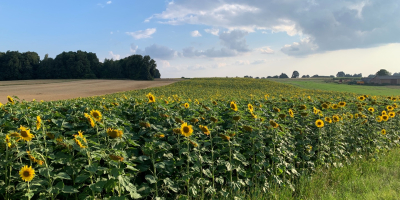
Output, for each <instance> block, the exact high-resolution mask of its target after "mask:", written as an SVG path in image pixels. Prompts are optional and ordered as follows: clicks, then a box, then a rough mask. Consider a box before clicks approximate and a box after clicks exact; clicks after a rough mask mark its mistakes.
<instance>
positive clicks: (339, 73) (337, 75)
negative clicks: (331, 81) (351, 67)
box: [336, 71, 346, 77]
mask: <svg viewBox="0 0 400 200" xmlns="http://www.w3.org/2000/svg"><path fill="white" fill-rule="evenodd" d="M345 75H346V74H345V73H344V72H343V71H340V72H338V73H337V74H336V77H344V76H345Z"/></svg>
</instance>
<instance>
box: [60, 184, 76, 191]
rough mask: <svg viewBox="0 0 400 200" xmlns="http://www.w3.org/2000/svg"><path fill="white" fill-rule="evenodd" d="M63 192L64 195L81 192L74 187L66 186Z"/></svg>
mask: <svg viewBox="0 0 400 200" xmlns="http://www.w3.org/2000/svg"><path fill="white" fill-rule="evenodd" d="M62 192H63V193H77V192H79V190H77V189H75V188H74V187H72V186H69V185H66V186H64V188H63V190H62Z"/></svg>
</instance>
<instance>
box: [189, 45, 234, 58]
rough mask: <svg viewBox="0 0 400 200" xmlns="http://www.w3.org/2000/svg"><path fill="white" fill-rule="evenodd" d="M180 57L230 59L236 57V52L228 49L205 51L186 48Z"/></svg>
mask: <svg viewBox="0 0 400 200" xmlns="http://www.w3.org/2000/svg"><path fill="white" fill-rule="evenodd" d="M182 55H183V56H184V57H188V58H191V57H211V58H215V57H232V56H236V55H238V52H237V51H236V50H232V49H228V48H221V49H219V50H218V49H217V50H216V49H215V48H211V49H207V50H204V51H203V50H196V49H194V47H187V48H184V49H183V50H182Z"/></svg>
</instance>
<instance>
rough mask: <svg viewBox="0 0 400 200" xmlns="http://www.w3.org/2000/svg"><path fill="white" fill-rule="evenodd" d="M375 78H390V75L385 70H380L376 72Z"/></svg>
mask: <svg viewBox="0 0 400 200" xmlns="http://www.w3.org/2000/svg"><path fill="white" fill-rule="evenodd" d="M376 75H377V76H390V75H391V73H390V72H389V71H387V70H386V69H381V70H379V71H378V72H376Z"/></svg>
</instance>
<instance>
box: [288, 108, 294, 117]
mask: <svg viewBox="0 0 400 200" xmlns="http://www.w3.org/2000/svg"><path fill="white" fill-rule="evenodd" d="M289 116H290V117H294V113H293V110H292V109H290V108H289Z"/></svg>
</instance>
